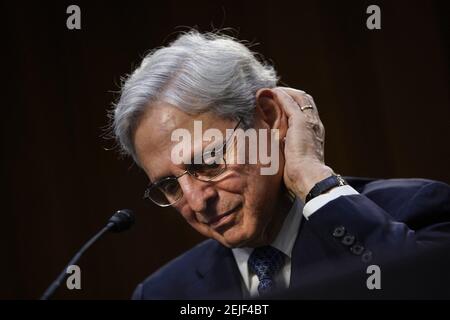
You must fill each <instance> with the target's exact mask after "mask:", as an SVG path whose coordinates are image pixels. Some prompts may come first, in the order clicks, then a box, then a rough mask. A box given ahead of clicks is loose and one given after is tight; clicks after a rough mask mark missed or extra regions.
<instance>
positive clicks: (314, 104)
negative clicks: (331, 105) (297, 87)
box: [305, 93, 319, 113]
mask: <svg viewBox="0 0 450 320" xmlns="http://www.w3.org/2000/svg"><path fill="white" fill-rule="evenodd" d="M305 95H306V96H307V97H308V100H309V102H310V104H311V105H312V106H313V107H314V110H315V111H316V112H317V113H319V110H318V109H317V106H316V102H315V101H314V98H313V97H312V96H311V95H310V94H307V93H305Z"/></svg>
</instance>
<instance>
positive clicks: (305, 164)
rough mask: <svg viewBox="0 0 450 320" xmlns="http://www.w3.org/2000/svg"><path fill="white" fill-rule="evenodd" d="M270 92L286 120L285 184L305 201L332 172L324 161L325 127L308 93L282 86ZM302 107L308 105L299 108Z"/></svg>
mask: <svg viewBox="0 0 450 320" xmlns="http://www.w3.org/2000/svg"><path fill="white" fill-rule="evenodd" d="M273 91H274V93H275V95H276V99H277V100H278V102H279V103H280V104H281V106H282V107H283V109H284V111H285V113H286V117H287V122H288V129H287V132H286V137H285V144H284V155H285V159H286V163H285V167H284V183H285V184H286V187H287V188H288V189H290V190H291V191H292V192H294V193H295V194H296V195H297V196H298V197H300V199H302V201H303V202H305V198H306V195H307V194H308V193H309V191H310V190H311V189H312V187H313V186H314V185H315V184H316V183H317V182H319V181H321V180H323V179H325V178H327V177H329V176H331V175H332V174H333V170H332V169H331V168H330V167H327V166H326V165H325V163H324V142H325V128H324V126H323V124H322V121H320V118H319V113H318V111H317V107H316V105H315V103H314V100H313V98H312V97H311V96H310V95H308V94H306V93H305V92H304V91H301V90H296V89H292V88H284V87H278V88H275V89H274V90H273ZM308 106H311V107H312V109H311V108H308ZM302 107H303V108H304V107H307V108H304V110H303V111H302V110H301V108H302Z"/></svg>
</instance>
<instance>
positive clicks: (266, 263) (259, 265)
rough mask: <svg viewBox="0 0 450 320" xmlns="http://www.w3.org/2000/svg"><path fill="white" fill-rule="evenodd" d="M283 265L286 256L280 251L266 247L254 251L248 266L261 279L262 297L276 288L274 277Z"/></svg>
mask: <svg viewBox="0 0 450 320" xmlns="http://www.w3.org/2000/svg"><path fill="white" fill-rule="evenodd" d="M283 265H284V254H283V253H282V252H281V251H279V250H278V249H276V248H274V247H271V246H265V247H259V248H256V249H255V250H253V252H252V254H251V255H250V258H249V259H248V266H249V268H250V270H251V271H252V272H253V273H254V274H256V276H257V277H258V279H259V285H258V292H259V294H260V295H264V294H267V293H270V292H272V291H273V290H274V289H275V288H276V284H275V280H274V277H275V275H276V273H277V272H278V271H280V269H281V268H282V267H283Z"/></svg>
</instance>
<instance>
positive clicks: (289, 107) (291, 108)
mask: <svg viewBox="0 0 450 320" xmlns="http://www.w3.org/2000/svg"><path fill="white" fill-rule="evenodd" d="M273 92H274V93H275V99H276V100H277V102H278V103H279V104H280V105H281V106H282V107H283V109H284V111H285V112H286V115H287V116H288V118H289V117H291V116H292V115H294V114H300V113H301V111H300V108H299V106H298V103H297V102H296V101H295V100H294V99H293V98H292V97H291V96H290V95H289V94H287V93H286V92H285V91H284V88H283V89H281V88H275V89H273Z"/></svg>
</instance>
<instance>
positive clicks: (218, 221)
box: [206, 203, 242, 228]
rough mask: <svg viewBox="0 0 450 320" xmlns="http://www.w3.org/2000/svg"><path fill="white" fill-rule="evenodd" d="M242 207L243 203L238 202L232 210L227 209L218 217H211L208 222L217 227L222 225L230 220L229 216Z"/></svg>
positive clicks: (209, 224)
mask: <svg viewBox="0 0 450 320" xmlns="http://www.w3.org/2000/svg"><path fill="white" fill-rule="evenodd" d="M240 208H242V203H240V204H238V205H237V206H235V207H234V208H232V209H231V210H228V211H226V212H225V213H222V214H221V215H218V216H217V217H214V218H212V219H210V220H209V221H208V222H207V223H206V224H207V225H208V226H210V227H212V228H217V227H219V226H221V225H222V224H224V223H226V222H228V220H229V217H230V216H231V215H232V214H233V213H235V212H236V211H238V210H239V209H240Z"/></svg>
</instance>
